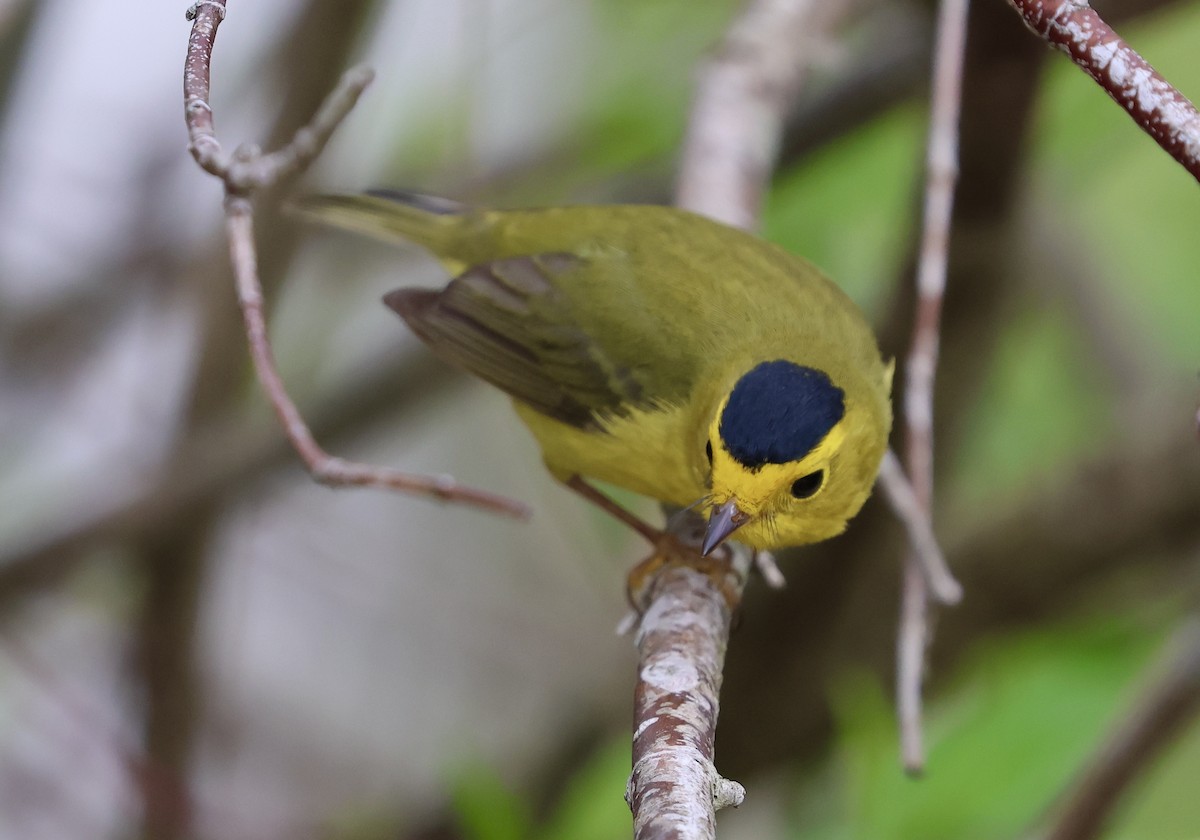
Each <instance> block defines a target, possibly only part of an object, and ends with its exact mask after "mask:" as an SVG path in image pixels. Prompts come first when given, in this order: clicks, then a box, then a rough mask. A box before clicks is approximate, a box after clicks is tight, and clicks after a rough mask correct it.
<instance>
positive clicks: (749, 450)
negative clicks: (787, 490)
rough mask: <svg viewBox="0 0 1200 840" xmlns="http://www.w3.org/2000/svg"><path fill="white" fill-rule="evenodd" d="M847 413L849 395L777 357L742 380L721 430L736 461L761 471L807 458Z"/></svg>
mask: <svg viewBox="0 0 1200 840" xmlns="http://www.w3.org/2000/svg"><path fill="white" fill-rule="evenodd" d="M845 413H846V403H845V394H844V393H843V391H842V389H841V388H838V387H837V386H836V385H834V384H833V382H832V381H831V380H830V379H829V377H828V376H826V375H825V374H824V373H823V372H821V371H819V370H816V369H815V368H810V367H805V366H803V365H798V364H796V363H794V362H789V361H785V360H783V359H778V360H776V361H773V362H762V363H761V364H759V365H757V366H756V367H754V368H753V369H751V370H750V372H749V373H747V374H745V375H744V376H743V377H742V378H741V379H739V380H738V382H737V384H736V385H735V386H734V387H733V391H732V392H731V393H730V395H729V401H728V402H727V403H726V404H725V411H724V412H723V413H722V414H721V424H720V427H719V430H720V433H721V440H722V441H724V443H725V448H726V449H728V450H729V453H730V454H731V455H733V457H734V458H735V459H737V461H738V463H740V464H742V465H743V466H745V467H747V468H749V469H758V468H759V467H761V466H763V465H764V464H785V463H787V462H789V461H797V460H799V459H801V458H803V457H804V456H805V455H807V454H808V453H809V452H811V451H812V449H813V447H814V446H816V445H817V444H818V443H820V442H821V440H822V439H823V438H824V437H825V435H827V434H828V433H829V430H830V429H832V428H833V427H834V426H835V425H837V423H838V421H840V420H841V419H842V417H843V415H845Z"/></svg>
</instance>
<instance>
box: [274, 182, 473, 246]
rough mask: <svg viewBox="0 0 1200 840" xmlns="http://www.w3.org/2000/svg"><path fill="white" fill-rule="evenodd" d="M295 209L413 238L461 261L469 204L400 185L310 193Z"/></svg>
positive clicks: (348, 226)
mask: <svg viewBox="0 0 1200 840" xmlns="http://www.w3.org/2000/svg"><path fill="white" fill-rule="evenodd" d="M292 209H294V210H295V211H296V212H298V213H299V214H300V215H302V216H306V217H308V218H311V219H315V220H316V221H319V222H322V223H324V224H327V225H331V226H333V227H337V228H342V229H343V230H350V231H354V232H355V233H362V234H365V235H367V236H371V237H374V238H376V239H382V240H384V241H386V242H397V241H405V242H412V243H415V244H417V245H420V246H422V247H423V248H426V249H428V250H429V251H431V252H432V253H433V254H434V255H436V256H438V257H440V258H442V259H443V261H451V262H456V261H457V257H458V254H457V253H456V252H457V250H458V248H457V247H456V245H457V243H458V241H459V240H460V238H461V230H462V227H463V225H462V221H463V215H464V213H465V212H466V210H467V208H466V207H464V206H463V205H461V204H458V203H457V202H454V201H451V200H449V199H445V198H438V197H436V196H430V195H421V194H420V193H411V192H401V191H398V190H372V191H370V192H366V193H363V194H361V195H314V196H306V197H304V198H301V199H299V200H298V201H296V202H295V204H294V205H293V206H292Z"/></svg>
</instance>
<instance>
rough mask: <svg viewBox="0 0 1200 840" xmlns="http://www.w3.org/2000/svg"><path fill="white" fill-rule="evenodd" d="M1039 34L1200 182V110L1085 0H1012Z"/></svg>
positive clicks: (1010, 1)
mask: <svg viewBox="0 0 1200 840" xmlns="http://www.w3.org/2000/svg"><path fill="white" fill-rule="evenodd" d="M1008 4H1009V5H1010V6H1012V7H1013V8H1014V9H1016V11H1017V13H1018V14H1020V15H1021V18H1022V19H1023V20H1024V21H1025V25H1026V26H1028V27H1029V28H1030V30H1032V31H1033V32H1034V34H1036V35H1037V36H1038V37H1040V38H1042V39H1043V40H1045V41H1046V42H1048V43H1049V44H1051V45H1052V46H1054V47H1057V48H1058V49H1060V50H1062V51H1063V52H1065V53H1066V54H1067V55H1069V56H1071V59H1072V60H1073V61H1074V62H1075V63H1076V64H1078V65H1079V66H1080V67H1082V68H1083V70H1084V71H1085V72H1086V73H1087V74H1088V75H1089V76H1091V77H1092V78H1093V79H1095V80H1096V82H1097V84H1099V85H1100V87H1102V88H1104V90H1105V91H1106V92H1107V93H1108V95H1109V96H1111V97H1112V98H1113V99H1114V100H1115V101H1116V103H1117V104H1118V105H1120V106H1121V107H1122V108H1124V109H1125V111H1126V113H1128V114H1129V116H1130V118H1131V119H1132V120H1133V121H1134V122H1136V123H1137V124H1138V125H1139V126H1141V127H1142V130H1143V131H1145V132H1146V133H1147V134H1149V135H1150V136H1151V137H1153V138H1154V139H1155V140H1156V141H1157V142H1158V145H1160V146H1162V147H1163V149H1165V150H1166V152H1167V154H1169V155H1170V156H1171V157H1173V158H1175V160H1177V161H1179V163H1180V164H1182V165H1183V168H1184V169H1186V170H1187V171H1188V172H1190V173H1191V174H1192V177H1194V178H1196V179H1197V180H1200V112H1197V110H1196V106H1195V105H1193V104H1192V103H1191V102H1190V101H1189V100H1188V98H1187V97H1185V96H1184V95H1183V94H1181V93H1180V92H1179V91H1178V90H1176V89H1175V87H1174V86H1173V85H1172V84H1171V83H1170V82H1168V81H1167V80H1166V79H1164V78H1163V77H1162V76H1160V75H1159V74H1158V72H1157V71H1155V69H1154V68H1153V67H1151V66H1150V64H1149V63H1148V62H1147V61H1146V60H1145V59H1144V58H1142V57H1141V56H1140V55H1138V53H1137V52H1136V51H1135V50H1134V49H1133V48H1132V47H1130V46H1129V45H1128V44H1127V43H1125V41H1124V40H1122V38H1121V36H1119V35H1118V34H1117V33H1116V32H1114V31H1113V30H1112V28H1111V27H1110V26H1109V25H1108V24H1107V23H1105V22H1104V20H1103V19H1102V18H1101V17H1100V15H1098V14H1096V11H1095V10H1094V9H1093V8H1092V7H1091V6H1090V5H1089V4H1088V3H1087V2H1086V0H1008Z"/></svg>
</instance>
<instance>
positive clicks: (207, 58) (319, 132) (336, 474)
mask: <svg viewBox="0 0 1200 840" xmlns="http://www.w3.org/2000/svg"><path fill="white" fill-rule="evenodd" d="M224 17H225V0H200V2H197V3H196V4H194V5H193V6H192V7H191V8H190V9H189V10H188V18H189V19H190V20H192V32H191V35H190V37H189V39H188V53H187V59H186V61H185V65H184V78H183V88H184V114H185V119H186V122H187V127H188V139H189V144H188V147H189V150H190V151H191V154H192V157H193V158H195V160H196V163H197V164H199V165H200V167H201V168H202V169H204V171H206V172H208V173H210V174H212V175H214V176H216V177H217V178H220V179H221V181H222V183H223V184H224V185H225V218H226V233H227V235H228V238H229V248H230V255H231V258H232V261H233V268H234V275H235V278H236V282H237V292H238V302H239V304H240V305H241V308H242V315H243V318H244V320H245V325H246V335H247V339H248V341H249V344H250V353H251V357H252V359H253V361H254V368H255V372H256V373H257V375H258V379H259V382H260V383H261V384H262V387H263V390H264V391H265V392H266V393H267V396H268V397H269V398H270V400H271V404H272V406H273V407H274V409H275V413H276V414H277V415H278V417H279V419H280V422H281V423H282V424H283V427H284V431H285V433H286V434H287V437H288V439H289V440H290V441H291V443H292V445H293V447H294V448H295V449H296V451H297V453H299V455H300V457H301V458H302V459H303V460H304V463H305V464H306V465H307V467H308V469H309V472H311V473H312V475H313V477H314V478H316V480H317V481H319V482H321V483H322V484H326V485H330V486H339V487H344V486H371V487H382V488H386V489H390V490H398V491H401V492H406V493H416V494H419V495H425V496H433V497H435V498H438V499H441V500H442V501H446V502H458V503H463V504H471V505H475V506H477V507H481V508H484V509H487V510H492V511H496V512H498V513H504V514H508V515H510V516H516V517H526V516H528V515H529V509H528V508H527V507H526V506H525V505H523V504H521V503H519V502H516V501H513V500H511V499H507V498H504V497H502V496H498V495H495V494H493V493H488V492H485V491H482V490H476V489H474V488H471V487H466V486H464V485H460V484H458V483H457V482H456V481H455V480H454V479H453V478H451V477H449V476H423V475H411V474H408V473H403V472H399V471H396V470H390V469H385V468H379V467H375V466H371V465H367V464H358V463H353V462H349V461H345V460H343V459H341V458H335V457H332V456H330V455H329V454H328V453H327V452H325V451H324V450H323V449H322V448H321V447H320V446H319V445H318V444H317V442H316V440H315V439H314V438H313V435H312V432H311V431H310V430H309V428H308V426H307V424H306V423H305V422H304V419H303V417H302V416H301V414H300V412H299V410H298V409H297V408H296V405H295V403H293V402H292V400H291V397H289V396H288V394H287V390H286V388H285V387H284V385H283V380H282V379H281V378H280V376H279V372H278V370H277V368H276V365H275V360H274V357H273V354H272V352H271V345H270V342H269V339H268V337H267V328H266V318H265V316H264V313H263V293H262V285H261V282H260V281H259V277H258V267H257V255H256V249H255V243H254V220H253V207H252V204H251V198H252V196H253V195H254V193H256V192H257V191H258V190H260V189H262V188H265V187H269V186H272V185H274V184H277V183H279V182H280V181H281V180H282V179H284V178H286V177H288V176H290V175H293V174H295V173H296V172H298V171H300V170H301V169H303V168H304V167H305V166H306V165H307V164H308V163H310V162H311V161H312V160H313V159H314V158H315V157H316V156H317V155H319V154H320V153H321V150H322V149H324V148H325V144H326V143H328V141H329V138H330V137H331V136H332V135H333V132H334V131H335V130H336V129H337V127H338V126H339V125H340V124H341V122H342V120H344V119H345V118H346V116H347V115H348V114H349V113H350V110H351V109H352V108H353V107H354V104H355V103H356V102H357V101H358V97H359V96H360V95H361V94H362V92H363V90H365V89H366V87H367V85H368V84H370V82H371V79H372V77H373V73H372V71H371V70H370V69H369V68H366V67H355V68H352V69H351V70H349V71H347V72H346V74H345V75H344V76H343V77H342V80H341V82H340V83H339V84H338V86H337V87H336V88H335V90H334V91H333V93H331V94H330V95H329V97H328V98H327V99H326V100H325V102H324V104H322V106H321V107H320V108H319V109H318V110H317V113H316V115H315V116H314V117H313V119H312V121H311V122H310V123H309V124H308V125H307V126H305V127H304V128H301V129H300V130H299V131H298V132H296V134H295V136H294V137H293V138H292V140H291V142H289V143H287V144H286V145H285V146H284V147H283V148H281V149H279V150H277V151H275V152H271V153H268V154H263V153H262V152H261V151H259V150H258V149H257V148H255V147H253V146H242V147H239V148H238V149H237V150H236V151H235V152H234V153H233V154H232V155H227V154H226V153H225V152H224V151H223V150H222V148H221V144H220V143H219V142H218V140H217V137H216V132H215V129H214V124H213V116H212V108H211V106H210V105H209V101H208V100H209V78H210V70H211V61H212V49H213V43H214V41H215V39H216V34H217V28H218V27H219V26H220V23H221V21H222V20H223V19H224Z"/></svg>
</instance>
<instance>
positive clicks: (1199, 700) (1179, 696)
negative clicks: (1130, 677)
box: [1045, 619, 1200, 840]
mask: <svg viewBox="0 0 1200 840" xmlns="http://www.w3.org/2000/svg"><path fill="white" fill-rule="evenodd" d="M1167 648H1168V650H1167V651H1166V652H1165V655H1164V657H1163V659H1164V663H1160V664H1159V666H1158V667H1157V669H1156V670H1157V671H1158V676H1157V678H1156V679H1155V680H1154V682H1153V683H1152V684H1151V685H1150V687H1149V688H1148V689H1147V690H1146V691H1145V692H1144V693H1143V694H1142V696H1141V699H1139V700H1138V701H1137V703H1136V704H1135V706H1134V708H1133V710H1132V711H1131V712H1130V714H1129V716H1128V717H1127V718H1126V719H1125V720H1123V721H1121V722H1120V724H1119V726H1118V728H1117V730H1116V731H1115V732H1113V733H1112V735H1111V736H1110V738H1109V740H1108V743H1107V744H1105V745H1104V747H1102V748H1101V750H1100V752H1099V753H1098V754H1097V755H1096V756H1094V757H1093V758H1092V760H1091V761H1090V762H1089V768H1088V769H1087V771H1086V772H1085V773H1084V775H1083V778H1082V779H1081V780H1080V782H1079V784H1078V786H1077V787H1076V789H1075V792H1074V793H1073V794H1072V795H1071V796H1070V797H1069V799H1068V800H1067V803H1066V805H1065V806H1064V807H1063V809H1062V811H1061V812H1060V813H1059V816H1058V818H1057V819H1056V820H1055V824H1054V826H1053V828H1051V830H1050V832H1049V833H1048V834H1047V835H1046V838H1045V840H1093V838H1096V837H1099V836H1100V834H1101V831H1102V830H1103V829H1104V826H1105V824H1106V823H1107V822H1108V819H1109V817H1110V816H1111V815H1112V813H1113V811H1114V809H1115V808H1116V807H1117V805H1118V804H1119V803H1120V802H1121V797H1122V794H1124V793H1125V792H1126V791H1127V790H1128V789H1129V787H1130V785H1131V784H1132V783H1133V782H1134V781H1135V780H1136V779H1137V778H1138V776H1139V775H1140V774H1141V773H1142V772H1144V771H1145V770H1146V769H1147V768H1148V767H1149V766H1150V763H1151V762H1152V761H1153V760H1154V759H1155V758H1157V757H1158V756H1159V755H1160V754H1161V753H1162V751H1163V749H1165V748H1166V747H1167V746H1168V745H1170V744H1171V743H1172V742H1173V741H1174V739H1175V738H1176V737H1177V736H1179V735H1180V734H1181V733H1182V732H1183V731H1184V730H1185V729H1186V727H1187V725H1188V724H1189V723H1190V722H1191V721H1192V720H1193V719H1194V718H1195V717H1196V715H1197V713H1200V621H1197V620H1196V619H1192V620H1191V621H1189V622H1188V623H1187V624H1186V625H1185V626H1184V627H1183V628H1182V629H1180V630H1179V631H1178V632H1177V633H1176V634H1175V635H1174V636H1173V637H1172V638H1171V640H1170V641H1169V642H1168V643H1167Z"/></svg>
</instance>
